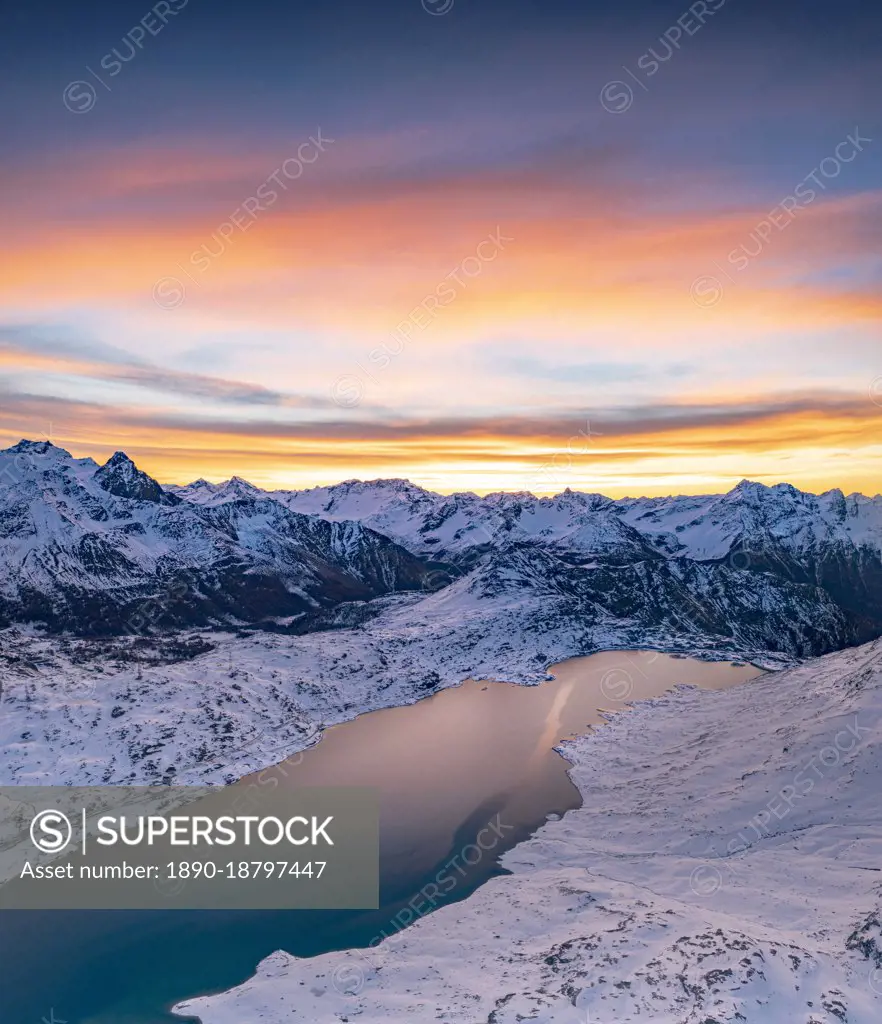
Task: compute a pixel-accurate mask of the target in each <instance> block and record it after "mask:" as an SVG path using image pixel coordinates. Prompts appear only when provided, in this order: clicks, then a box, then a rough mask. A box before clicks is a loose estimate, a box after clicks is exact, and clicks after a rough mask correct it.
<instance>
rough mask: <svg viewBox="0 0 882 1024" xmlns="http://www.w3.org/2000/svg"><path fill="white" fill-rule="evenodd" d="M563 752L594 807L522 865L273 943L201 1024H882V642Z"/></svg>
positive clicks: (205, 1011) (621, 717) (706, 694)
mask: <svg viewBox="0 0 882 1024" xmlns="http://www.w3.org/2000/svg"><path fill="white" fill-rule="evenodd" d="M565 752H566V754H567V756H568V757H569V758H570V759H571V760H572V762H573V768H572V777H573V779H574V781H575V782H576V784H577V785H578V786H579V789H580V790H581V792H582V796H583V801H584V805H583V807H582V808H581V809H579V810H577V811H572V812H570V813H569V814H567V815H566V816H565V817H564V818H563V819H562V820H560V821H554V822H549V823H548V824H547V825H546V826H544V827H543V828H542V829H541V830H540V831H539V832H538V833H537V835H536V836H535V837H534V838H533V839H531V840H529V841H527V842H526V843H523V844H521V845H520V846H518V847H516V848H515V849H513V850H511V851H509V852H508V853H507V854H505V856H504V861H503V863H504V865H505V866H506V867H507V868H508V869H509V870H510V871H511V872H513V873H512V874H511V875H509V876H503V877H499V878H495V879H493V880H491V881H490V882H488V883H487V884H486V885H484V886H483V887H482V888H481V889H479V890H478V891H477V892H476V893H475V894H474V895H472V896H471V897H470V898H469V899H468V900H466V901H465V902H463V903H459V904H455V905H451V906H448V907H444V908H442V909H440V910H438V911H437V912H435V913H433V914H428V915H427V916H423V917H422V918H421V919H420V920H418V921H417V922H416V923H415V924H413V925H412V926H411V927H409V928H407V929H406V930H404V931H403V932H401V933H399V934H397V935H393V936H391V937H389V938H387V939H385V940H384V941H383V942H382V943H380V944H379V945H378V946H375V947H374V948H372V949H370V950H365V951H359V950H352V951H347V952H341V953H330V954H326V955H323V956H319V957H316V958H315V959H310V960H298V959H296V958H293V957H291V956H289V955H288V954H285V953H282V952H278V953H276V954H274V955H272V956H271V957H269V958H268V959H267V960H266V961H264V963H263V964H261V966H260V968H259V969H258V971H257V974H256V976H255V977H254V978H252V979H251V980H250V981H248V982H246V983H245V984H244V985H242V986H240V987H238V988H236V989H233V990H232V991H230V992H226V993H222V994H219V995H216V996H210V997H205V998H200V999H195V1000H191V1001H189V1002H187V1003H185V1004H182V1005H181V1006H179V1007H177V1011H178V1012H180V1013H182V1014H184V1013H187V1014H196V1015H198V1016H199V1018H200V1019H201V1020H202V1021H203V1024H240V1022H241V1021H243V1020H248V1021H257V1020H259V1021H261V1022H263V1024H282V1022H285V1024H287V1022H292V1021H304V1022H306V1021H310V1022H314V1024H325V1022H327V1024H332V1022H333V1024H337V1022H339V1021H341V1020H349V1021H355V1020H357V1021H360V1022H361V1024H395V1022H401V1024H413V1022H416V1021H429V1020H432V1021H438V1022H441V1024H466V1022H476V1021H488V1022H492V1024H516V1022H518V1021H524V1020H530V1021H535V1022H538V1024H642V1022H645V1021H647V1020H649V1021H653V1022H654V1024H722V1022H724V1021H725V1022H728V1021H742V1022H745V1024H779V1022H785V1021H786V1022H787V1024H876V1022H877V1021H878V1020H879V1018H880V1013H882V945H880V943H879V939H880V915H882V885H880V876H879V864H880V855H882V803H880V801H879V799H878V780H879V777H880V772H882V642H875V643H872V644H869V645H866V646H864V647H862V648H858V649H853V650H848V651H843V652H840V653H838V654H834V655H830V656H827V657H825V658H823V659H819V660H815V661H812V662H809V663H807V664H805V665H802V666H800V667H798V668H794V669H791V670H789V671H786V672H783V673H777V674H773V675H769V676H765V677H761V678H759V679H756V680H753V681H751V682H749V683H745V684H742V685H741V686H739V687H735V688H733V689H730V690H725V691H720V692H710V691H704V690H698V689H691V688H690V689H680V690H679V691H677V692H676V693H675V694H672V695H670V696H666V697H662V698H658V699H656V700H653V701H647V702H644V703H642V704H639V705H636V706H635V707H634V708H632V710H630V711H627V712H623V713H620V714H618V715H616V716H614V717H613V718H612V719H611V721H610V722H609V723H608V724H607V725H606V726H604V727H603V728H601V729H598V730H597V731H595V732H594V733H592V734H590V735H588V736H586V737H583V738H581V739H579V740H577V741H574V742H573V743H570V744H567V746H566V751H565ZM423 913H425V911H423ZM464 948H467V949H468V956H467V957H463V955H462V954H463V949H464Z"/></svg>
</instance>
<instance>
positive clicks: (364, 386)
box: [0, 0, 882, 497]
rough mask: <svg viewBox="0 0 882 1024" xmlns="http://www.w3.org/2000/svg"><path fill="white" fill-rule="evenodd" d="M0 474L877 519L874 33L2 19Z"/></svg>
mask: <svg viewBox="0 0 882 1024" xmlns="http://www.w3.org/2000/svg"><path fill="white" fill-rule="evenodd" d="M6 18H7V24H6V25H5V29H4V33H3V36H2V38H0V88H2V89H3V92H4V96H5V102H4V103H3V104H2V105H0V214H2V225H3V230H2V232H0V445H5V444H6V443H9V444H12V443H14V442H16V441H18V440H19V439H20V438H22V437H27V438H32V439H44V438H49V439H51V440H52V441H54V442H55V443H56V444H59V445H62V446H63V447H65V448H67V449H68V450H70V451H71V452H73V453H74V454H75V455H77V456H92V457H93V458H96V459H98V460H100V461H103V460H104V459H106V458H107V457H108V456H109V455H110V454H112V453H113V452H114V451H116V450H117V449H122V450H125V451H126V452H127V453H128V454H129V455H130V456H132V457H133V458H134V459H135V460H136V461H137V462H138V464H139V465H140V466H141V467H142V468H144V469H146V470H147V471H148V472H150V473H152V474H153V475H154V476H156V477H157V478H158V479H160V480H162V481H164V482H169V483H184V482H187V481H190V480H193V479H195V478H197V477H204V478H207V479H210V480H215V481H219V480H223V479H226V478H228V477H230V476H232V475H234V474H236V475H239V476H243V477H246V478H247V479H250V480H252V481H253V482H254V483H257V484H260V485H263V486H269V487H307V486H313V485H319V484H330V483H334V482H337V481H339V480H344V479H350V478H360V479H372V478H376V477H407V478H409V479H411V480H413V481H414V482H416V483H418V484H421V485H423V486H426V487H429V488H432V489H434V490H438V491H443V492H450V491H456V490H473V491H477V492H478V493H486V492H489V491H495V490H528V491H533V492H534V493H540V494H547V493H555V492H558V491H561V490H563V489H564V488H566V487H571V488H573V489H580V490H589V491H600V492H603V493H606V494H609V495H610V496H613V497H618V496H622V495H640V494H651V495H655V494H670V493H698V492H715V491H723V490H727V489H729V488H730V487H732V486H733V485H734V484H735V483H737V482H738V481H739V480H740V479H742V478H745V477H747V478H750V479H755V480H760V481H762V482H764V483H767V484H772V483H776V482H779V481H788V482H791V483H794V484H796V485H797V486H800V487H803V488H806V489H809V490H814V491H823V490H827V489H829V488H832V487H840V488H842V489H843V490H845V491H846V492H851V491H855V490H860V491H863V492H864V493H869V494H875V493H877V492H879V491H882V480H880V478H882V473H880V468H882V344H880V340H882V331H880V327H882V287H880V285H882V173H880V171H882V123H880V120H882V119H880V113H879V103H878V100H879V96H880V93H882V90H880V86H882V43H880V41H879V40H880V38H882V34H880V28H882V10H880V9H879V8H878V7H874V6H873V5H871V4H869V3H866V2H855V0H845V2H843V3H840V4H838V5H831V4H829V3H826V2H824V3H820V2H816V0H804V2H799V3H796V2H790V0H776V2H775V3H773V4H770V3H768V2H755V0H698V2H686V0H681V2H678V3H669V2H667V0H653V2H649V0H642V2H633V0H631V2H629V0H624V2H622V3H619V4H607V3H603V4H600V3H594V2H592V0H581V2H570V0H567V2H564V0H505V2H501V0H375V2H374V3H364V2H363V0H323V2H321V3H308V4H307V3H301V2H297V0H287V2H285V3H282V2H277V0H251V2H250V3H249V4H241V5H237V4H223V5H221V4H216V3H215V4H209V3H207V2H206V0H162V2H158V3H154V4H153V5H152V6H151V5H149V4H148V3H144V2H132V0H114V2H113V3H110V2H101V3H97V2H91V0H85V2H83V3H80V4H76V5H73V4H68V3H57V2H53V0H49V2H45V3H40V4H35V5H20V6H19V7H18V8H14V9H10V11H9V12H8V13H7V15H6Z"/></svg>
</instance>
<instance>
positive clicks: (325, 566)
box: [0, 441, 882, 657]
mask: <svg viewBox="0 0 882 1024" xmlns="http://www.w3.org/2000/svg"><path fill="white" fill-rule="evenodd" d="M0 573H2V576H0V626H6V625H10V624H12V623H33V624H36V625H40V626H42V627H44V628H46V629H48V630H50V631H54V632H57V631H69V632H72V633H76V634H80V635H101V634H125V633H145V632H147V633H149V632H156V631H159V630H162V629H167V628H178V627H184V628H188V627H192V626H215V627H229V626H237V627H249V628H262V629H274V630H279V629H283V630H293V631H297V632H305V631H308V630H312V629H316V628H322V627H324V626H327V625H334V624H352V623H353V622H358V621H363V620H364V619H365V618H369V617H370V616H372V615H373V614H374V613H375V611H376V610H377V609H380V608H385V604H384V603H383V602H379V603H378V602H377V601H376V600H375V599H377V598H382V597H388V596H390V595H396V594H406V593H408V592H412V593H413V594H414V595H415V598H414V599H413V601H415V602H416V603H413V602H412V603H410V604H409V605H408V610H407V614H408V615H409V616H411V618H412V619H413V621H414V622H418V621H420V620H421V619H425V618H426V617H427V616H429V617H435V618H437V616H438V615H439V614H443V615H444V616H446V617H448V618H450V619H453V618H456V617H457V616H458V617H460V618H462V617H468V616H475V615H476V614H477V615H478V616H479V617H485V616H486V615H487V614H488V613H490V612H492V610H493V609H494V608H496V607H501V606H502V605H505V606H511V605H512V604H513V603H516V602H519V601H520V602H527V603H528V604H529V605H530V606H531V608H532V609H533V610H534V611H537V610H538V609H542V610H543V613H544V615H546V616H548V617H549V618H554V619H555V625H556V626H558V627H559V625H560V622H561V621H563V622H565V623H569V624H571V625H572V626H573V628H587V627H592V626H596V625H597V624H600V623H614V624H615V626H616V629H617V630H618V631H619V632H622V631H624V632H626V633H627V632H629V631H630V634H631V635H632V638H633V639H634V640H639V638H640V634H641V633H647V632H655V633H658V632H659V631H661V632H662V633H664V634H665V635H667V636H669V637H675V636H677V635H684V636H692V637H703V638H716V639H717V640H720V639H722V640H727V639H728V640H730V641H731V642H732V643H731V646H735V647H740V648H750V649H758V650H767V651H777V652H782V653H785V654H787V655H792V656H797V657H802V656H809V655H815V654H821V653H824V652H826V651H830V650H834V649H838V648H841V647H845V646H849V645H853V644H856V643H861V642H865V641H867V640H870V639H873V638H874V637H877V636H879V635H880V634H882V496H879V495H877V496H876V497H873V498H870V497H865V496H863V495H860V494H851V495H847V496H846V495H844V494H843V493H842V492H841V491H839V490H831V491H827V492H825V493H824V494H821V495H814V494H809V493H806V492H803V491H800V490H798V489H797V488H795V487H793V486H791V485H789V484H777V485H775V486H773V487H767V486H764V485H762V484H759V483H754V482H750V481H742V482H741V483H740V484H738V485H737V486H736V487H735V488H733V489H732V490H731V491H729V492H728V493H726V494H713V495H699V496H675V497H668V498H624V499H619V500H613V499H610V498H606V497H604V496H603V495H599V494H586V493H580V492H576V491H571V490H566V491H564V492H562V493H561V494H558V495H555V496H554V497H547V498H540V497H535V496H534V495H532V494H529V493H494V494H488V495H486V496H485V497H479V496H477V495H476V494H472V493H457V494H451V495H441V494H436V493H433V492H431V491H427V490H424V489H423V488H420V487H417V486H416V485H414V484H412V483H410V482H409V481H407V480H375V481H369V482H363V481H346V482H344V483H340V484H336V485H334V486H330V487H318V488H312V489H308V490H300V491H296V490H292V491H287V490H275V491H264V490H261V489H260V488H258V487H255V486H254V485H253V484H250V483H248V482H247V481H246V480H243V479H241V478H238V477H234V478H233V479H231V480H229V481H226V482H225V483H221V484H213V483H209V482H207V481H205V480H197V481H195V482H194V483H191V484H188V485H186V486H183V487H176V486H170V487H163V486H161V485H160V484H159V483H158V482H157V481H155V480H153V479H152V478H151V477H150V476H148V475H147V474H146V473H143V472H142V471H141V470H139V469H138V468H137V467H136V466H135V465H134V463H133V462H132V461H131V460H130V459H129V458H128V457H127V456H126V455H125V454H124V453H122V452H117V453H116V454H115V455H114V456H113V457H112V458H111V459H110V460H109V461H108V462H107V463H106V464H105V465H103V466H99V465H98V464H97V463H96V462H94V461H93V460H91V459H75V458H73V457H72V456H71V455H70V454H69V453H68V452H66V451H64V450H63V449H61V448H57V447H55V446H54V445H52V444H50V443H49V442H45V441H44V442H33V441H22V442H20V443H19V444H17V445H15V446H14V447H12V448H9V449H7V450H5V451H3V452H0ZM417 599H418V600H417ZM399 614H401V613H399Z"/></svg>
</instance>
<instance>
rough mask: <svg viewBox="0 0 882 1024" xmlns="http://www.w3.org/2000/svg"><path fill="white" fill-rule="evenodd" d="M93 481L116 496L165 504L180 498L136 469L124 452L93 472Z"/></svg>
mask: <svg viewBox="0 0 882 1024" xmlns="http://www.w3.org/2000/svg"><path fill="white" fill-rule="evenodd" d="M95 482H96V483H97V484H98V486H99V487H100V488H101V489H102V490H105V491H107V492H108V494H114V495H116V497H118V498H131V499H132V501H153V502H156V503H157V504H165V505H176V504H177V503H178V502H179V501H180V498H177V497H175V496H174V495H172V494H166V493H165V491H164V490H163V489H162V487H160V485H159V484H158V483H157V482H156V481H155V480H154V479H153V477H152V476H148V475H147V474H146V473H144V472H142V471H141V470H140V469H138V467H137V466H136V465H135V463H134V462H132V460H131V459H130V458H129V457H128V455H126V453H125V452H116V454H115V455H112V456H111V457H110V458H109V459H108V460H107V462H105V464H104V465H103V466H102V467H101V468H100V469H99V470H98V471H97V472H96V473H95Z"/></svg>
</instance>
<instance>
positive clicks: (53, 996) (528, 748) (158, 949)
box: [0, 651, 760, 1024]
mask: <svg viewBox="0 0 882 1024" xmlns="http://www.w3.org/2000/svg"><path fill="white" fill-rule="evenodd" d="M551 671H553V672H554V675H555V678H554V679H553V680H551V681H548V682H545V683H542V684H541V685H539V686H534V687H524V686H514V685H511V684H508V683H490V682H475V681H468V682H466V683H463V684H462V685H461V686H458V687H455V688H451V689H448V690H443V691H441V692H440V693H437V694H435V695H433V696H431V697H427V698H425V699H424V700H422V701H420V702H419V703H418V704H412V705H408V706H406V707H399V708H390V709H388V710H384V711H376V712H372V713H370V714H365V715H362V716H361V717H360V718H357V719H355V720H353V721H351V722H347V723H344V724H342V725H337V726H333V727H332V728H330V729H328V730H327V731H326V732H325V734H324V736H323V738H322V740H321V742H320V743H319V744H318V745H317V746H315V747H313V748H311V749H310V750H307V751H305V752H303V753H302V754H298V755H295V756H293V757H291V758H289V759H287V760H286V761H283V762H282V763H281V764H279V765H277V766H275V767H274V768H271V769H267V770H266V771H264V772H261V773H259V774H257V775H254V776H250V777H246V778H244V779H242V780H241V781H240V782H239V783H237V785H238V786H248V785H251V786H253V785H254V784H255V783H257V784H258V785H266V784H269V780H270V779H273V780H278V781H277V782H274V783H272V784H278V785H288V786H324V785H328V786H330V785H359V786H375V787H377V788H378V789H379V791H380V795H381V832H380V834H381V846H380V854H381V908H380V909H379V910H377V911H351V912H350V911H253V912H252V911H234V912H233V911H200V912H194V911H175V912H170V911H141V912H130V911H105V912H97V911H95V912H74V911H71V912H67V913H43V912H7V913H6V914H4V915H2V916H0V963H2V964H3V968H2V970H3V978H2V985H0V1021H2V1024H39V1022H40V1020H41V1018H42V1017H46V1018H47V1019H49V1018H50V1011H51V1010H53V1009H54V1013H55V1017H56V1019H63V1020H65V1021H67V1022H68V1024H169V1022H170V1021H180V1018H177V1017H173V1016H170V1015H169V1014H168V1012H167V1007H168V1006H170V1005H172V1004H173V1003H175V1002H178V1001H180V1000H183V999H185V998H189V997H192V996H195V995H199V994H204V993H207V992H212V991H217V990H220V989H225V988H229V987H231V986H233V985H236V984H238V983H240V982H242V981H244V980H245V979H246V978H247V977H249V976H250V975H251V974H252V973H253V971H254V969H255V967H256V966H257V964H258V962H259V961H260V960H261V959H263V958H264V957H265V956H267V955H268V954H269V953H272V952H273V951H274V950H276V949H280V948H281V949H286V950H288V951H289V952H291V953H294V954H296V955H299V956H315V955H317V954H318V953H322V952H326V951H328V950H331V949H340V948H347V947H355V946H367V945H369V944H370V943H371V941H372V940H376V939H377V938H378V937H380V936H382V935H383V934H390V933H391V932H393V931H394V930H395V927H396V926H395V925H394V924H391V923H390V922H392V921H393V919H394V918H395V917H396V915H397V914H398V913H399V911H401V910H402V908H404V907H405V906H406V905H407V902H408V900H410V899H411V897H413V896H414V895H415V894H416V893H418V892H419V891H420V890H421V889H422V888H423V887H424V886H426V885H427V884H430V883H431V882H432V881H437V879H438V877H439V874H440V873H443V874H444V877H445V878H449V879H455V883H454V884H451V887H450V888H449V889H448V890H447V891H446V892H444V894H443V896H441V897H440V898H438V899H439V902H438V904H437V905H440V904H441V903H442V902H451V901H454V900H458V899H462V898H464V897H465V896H467V895H468V894H469V893H470V892H472V891H474V889H475V888H476V887H477V886H478V885H480V884H481V883H482V882H483V881H485V880H486V879H487V878H488V877H490V876H491V875H493V874H495V873H498V871H499V868H498V866H497V863H496V861H497V858H498V856H499V855H500V854H501V853H502V852H504V851H505V850H506V849H509V848H510V847H511V846H513V845H515V844H516V843H517V842H520V841H522V840H523V839H524V838H526V837H527V836H529V835H530V834H531V833H532V832H534V831H535V830H536V828H538V827H539V826H540V825H541V824H542V823H543V822H544V821H545V819H546V817H547V816H548V815H549V814H563V813H565V812H566V811H567V810H570V809H572V808H574V807H578V806H579V802H580V800H579V793H578V790H577V789H576V788H575V786H574V785H573V784H572V782H570V779H569V777H568V775H567V773H566V768H567V764H566V762H565V761H564V759H563V758H562V757H561V756H560V755H559V754H557V753H556V751H555V750H554V749H553V748H554V746H555V745H556V744H557V743H559V742H560V741H561V740H562V739H565V738H567V737H570V736H573V735H577V734H579V733H582V732H585V731H586V730H587V728H588V727H590V726H592V725H596V724H598V723H600V722H601V721H602V717H601V714H600V709H604V708H606V709H615V708H620V707H622V704H623V702H626V701H629V700H640V699H643V698H646V697H652V696H657V695H659V694H661V693H663V692H664V691H665V690H668V689H670V688H671V687H672V686H674V685H676V684H677V683H690V684H696V685H700V686H704V687H707V688H710V689H722V688H724V687H727V686H732V685H734V684H736V683H739V682H743V681H745V680H747V679H750V678H752V677H754V676H757V675H759V674H760V673H759V670H758V669H756V668H755V667H753V666H750V665H747V666H735V665H732V664H730V663H728V662H714V663H711V662H702V661H697V660H695V659H692V658H677V657H673V656H671V655H664V654H657V653H655V652H650V651H642V652H627V651H613V652H604V653H601V654H594V655H590V656H589V657H585V658H573V659H571V660H569V661H565V662H562V663H561V664H559V665H557V666H554V668H553V669H552V670H551ZM488 829H489V831H488ZM479 835H480V836H481V837H482V839H481V842H480V847H481V848H483V849H484V850H485V851H486V855H484V856H480V857H479V858H478V859H477V862H476V863H468V861H471V860H474V859H475V857H474V856H473V855H469V856H468V857H466V858H464V857H463V856H462V854H463V851H464V850H466V849H467V848H469V849H477V848H478V847H477V846H475V842H476V838H477V837H479ZM445 888H446V886H445ZM399 920H404V918H399Z"/></svg>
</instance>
